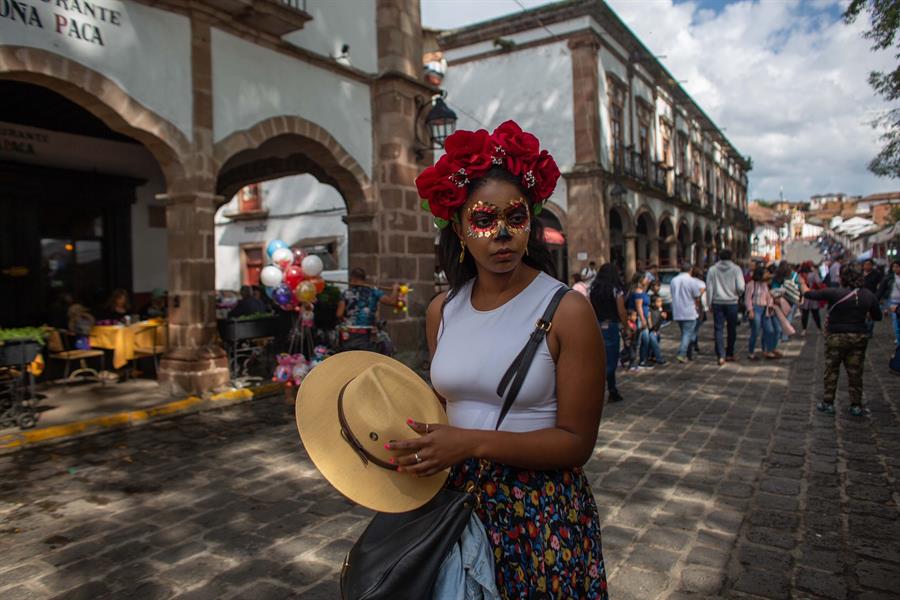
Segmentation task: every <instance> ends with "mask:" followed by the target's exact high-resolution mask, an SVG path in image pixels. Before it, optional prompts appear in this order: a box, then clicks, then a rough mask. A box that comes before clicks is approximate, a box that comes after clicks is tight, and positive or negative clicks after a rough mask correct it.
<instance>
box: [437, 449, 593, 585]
mask: <svg viewBox="0 0 900 600" xmlns="http://www.w3.org/2000/svg"><path fill="white" fill-rule="evenodd" d="M479 470H480V471H481V473H480V477H479ZM476 479H477V481H476ZM470 483H475V485H476V486H477V489H480V490H481V492H480V496H481V502H480V503H479V506H478V508H477V509H476V511H475V512H476V513H477V514H478V517H479V518H480V519H481V522H482V523H483V524H484V527H485V530H486V531H487V536H488V539H489V540H490V543H491V547H492V549H493V552H494V567H495V572H496V577H497V589H498V590H499V591H500V597H501V598H504V599H505V600H513V599H516V600H519V599H537V598H578V599H582V598H583V599H590V600H594V599H601V600H607V599H608V595H607V592H606V570H605V568H604V566H603V549H602V547H601V544H600V520H599V516H598V514H597V505H596V503H595V502H594V495H593V494H592V493H591V488H590V484H589V483H588V481H587V479H586V478H585V476H584V473H583V472H582V470H581V469H572V470H554V471H531V470H527V469H518V468H516V467H510V466H507V465H501V464H497V463H492V462H489V461H485V462H484V468H483V469H480V467H479V462H478V461H477V460H475V459H470V460H468V461H466V462H463V463H462V464H460V465H457V466H456V467H454V468H453V470H452V471H451V473H450V479H449V481H448V486H449V487H451V488H454V489H458V490H462V491H465V490H466V489H467V488H468V487H470Z"/></svg>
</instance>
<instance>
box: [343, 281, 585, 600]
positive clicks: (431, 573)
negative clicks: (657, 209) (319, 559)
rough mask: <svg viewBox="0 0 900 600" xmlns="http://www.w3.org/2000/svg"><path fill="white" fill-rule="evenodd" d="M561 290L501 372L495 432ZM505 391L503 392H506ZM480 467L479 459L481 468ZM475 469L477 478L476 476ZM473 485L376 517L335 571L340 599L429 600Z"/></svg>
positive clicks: (469, 506) (473, 500)
mask: <svg viewBox="0 0 900 600" xmlns="http://www.w3.org/2000/svg"><path fill="white" fill-rule="evenodd" d="M568 291H569V288H567V287H566V286H561V287H560V288H559V289H558V290H557V291H556V293H555V294H554V295H553V298H552V299H551V300H550V304H548V305H547V310H545V311H544V315H543V316H542V317H541V319H540V320H539V321H538V322H537V325H536V326H535V329H534V331H533V332H532V334H531V337H529V338H528V342H527V343H526V344H525V347H524V348H522V351H521V352H519V354H518V356H516V358H515V360H513V362H512V364H511V365H510V366H509V369H507V371H506V373H505V374H504V375H503V378H502V379H501V380H500V385H499V386H498V388H497V395H498V396H500V397H503V394H504V392H506V398H505V399H504V401H503V407H502V408H501V409H500V415H499V416H498V417H497V424H496V426H495V427H494V429H495V430H496V429H499V428H500V425H501V423H503V419H504V418H505V417H506V414H507V413H508V412H509V409H510V407H511V406H512V404H513V402H515V399H516V396H517V395H518V394H519V391H520V390H521V389H522V384H523V383H524V382H525V376H526V375H527V374H528V369H529V367H530V366H531V362H532V361H533V360H534V356H535V354H537V351H538V349H539V347H540V344H541V342H543V341H544V337H546V335H547V332H548V331H550V327H551V324H552V321H553V315H554V313H556V308H557V307H558V306H559V303H560V301H561V300H562V297H563V296H564V295H565V294H566V292H568ZM507 388H508V391H507ZM483 468H484V462H483V461H482V464H481V470H483ZM481 470H479V478H480V474H481ZM474 491H475V489H474V485H473V486H472V487H471V488H470V489H469V490H467V491H466V492H459V491H456V490H451V489H448V488H444V489H442V490H441V491H440V492H439V493H438V495H437V496H435V497H434V498H432V499H431V500H430V501H429V502H428V503H427V504H426V505H425V506H422V507H421V508H418V509H416V510H413V511H409V512H405V513H378V514H376V515H375V516H374V517H373V518H372V521H371V522H370V523H369V526H368V527H366V530H365V531H363V533H362V535H361V536H360V538H359V540H357V542H356V544H354V545H353V548H351V549H350V552H349V553H348V554H347V558H346V559H345V560H344V566H343V568H342V569H341V598H342V599H343V600H388V599H390V600H405V599H410V600H421V599H423V598H431V596H432V589H433V588H434V583H435V581H437V577H438V570H439V569H440V566H441V564H442V563H443V562H444V558H445V557H446V556H447V553H449V552H450V549H451V548H452V547H453V545H454V544H455V543H456V542H457V541H458V540H459V536H460V535H462V532H463V530H464V529H465V528H466V525H467V524H468V523H469V518H470V517H471V515H472V510H473V509H474V508H475V505H476V504H477V503H478V497H477V495H476V494H474V493H473V492H474Z"/></svg>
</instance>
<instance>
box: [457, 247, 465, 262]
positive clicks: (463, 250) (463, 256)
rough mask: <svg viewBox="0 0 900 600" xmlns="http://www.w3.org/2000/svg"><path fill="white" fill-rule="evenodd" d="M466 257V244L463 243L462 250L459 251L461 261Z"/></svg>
mask: <svg viewBox="0 0 900 600" xmlns="http://www.w3.org/2000/svg"><path fill="white" fill-rule="evenodd" d="M465 259H466V245H465V244H463V247H462V250H460V251H459V262H460V263H462V261H464V260H465Z"/></svg>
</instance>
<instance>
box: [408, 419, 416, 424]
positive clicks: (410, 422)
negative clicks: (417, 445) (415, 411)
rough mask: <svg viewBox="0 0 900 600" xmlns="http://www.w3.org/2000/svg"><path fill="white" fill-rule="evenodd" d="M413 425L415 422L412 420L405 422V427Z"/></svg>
mask: <svg viewBox="0 0 900 600" xmlns="http://www.w3.org/2000/svg"><path fill="white" fill-rule="evenodd" d="M413 423H415V421H413V420H412V419H407V420H406V424H407V425H412V424H413Z"/></svg>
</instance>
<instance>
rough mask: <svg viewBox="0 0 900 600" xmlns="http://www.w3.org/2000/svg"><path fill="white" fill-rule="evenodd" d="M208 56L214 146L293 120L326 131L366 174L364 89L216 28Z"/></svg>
mask: <svg viewBox="0 0 900 600" xmlns="http://www.w3.org/2000/svg"><path fill="white" fill-rule="evenodd" d="M212 57H213V60H212V70H213V115H214V119H213V123H214V138H215V141H219V140H221V139H223V138H224V137H226V136H228V135H229V134H230V133H233V132H235V131H240V130H244V129H249V128H250V127H252V126H253V125H255V124H256V123H259V122H260V121H263V120H265V119H268V118H271V117H277V116H283V115H297V116H300V117H302V118H304V119H307V120H308V121H312V122H313V123H316V124H318V125H319V126H321V127H322V128H324V129H326V130H327V131H328V132H329V133H330V134H331V135H332V136H334V138H335V139H336V140H337V141H338V143H339V144H341V146H343V148H344V149H345V150H346V151H347V152H348V153H349V154H350V155H351V156H352V157H353V158H355V159H356V160H357V162H359V164H360V166H361V167H362V169H363V170H364V171H365V172H366V174H367V175H369V176H371V175H372V133H371V132H372V107H371V101H370V90H369V86H368V85H366V84H364V83H360V82H358V81H355V80H351V79H347V78H344V77H341V76H340V75H338V74H337V73H335V72H332V71H329V70H326V69H321V68H319V67H315V66H313V65H311V64H309V63H305V62H303V61H300V60H297V59H296V58H292V57H289V56H286V55H284V54H280V53H278V52H273V51H271V50H267V49H266V48H262V47H260V46H257V45H255V44H252V43H250V42H247V41H244V40H242V39H241V38H238V37H236V36H233V35H230V34H227V33H224V32H222V31H220V30H218V29H213V30H212Z"/></svg>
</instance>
